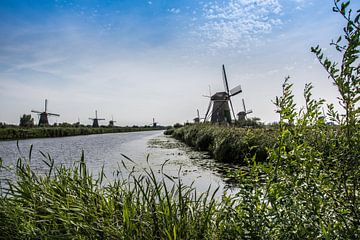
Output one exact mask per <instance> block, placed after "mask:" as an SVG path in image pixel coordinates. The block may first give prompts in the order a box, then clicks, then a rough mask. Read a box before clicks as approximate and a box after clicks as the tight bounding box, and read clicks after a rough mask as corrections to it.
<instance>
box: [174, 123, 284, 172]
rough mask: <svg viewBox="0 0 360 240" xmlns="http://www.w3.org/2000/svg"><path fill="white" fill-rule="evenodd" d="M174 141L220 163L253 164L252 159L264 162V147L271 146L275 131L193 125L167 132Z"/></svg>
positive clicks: (274, 139)
mask: <svg viewBox="0 0 360 240" xmlns="http://www.w3.org/2000/svg"><path fill="white" fill-rule="evenodd" d="M167 134H171V136H173V137H174V138H176V139H178V140H180V141H183V142H185V143H186V144H187V145H189V146H191V147H194V148H195V149H196V150H200V151H208V152H209V153H210V155H211V156H212V157H213V158H214V159H216V160H219V161H221V162H227V163H229V162H231V163H238V164H241V165H248V164H252V162H250V163H248V162H246V161H247V160H249V159H253V158H254V159H255V160H256V161H257V162H264V161H266V159H267V157H268V154H267V148H271V147H273V145H274V144H275V142H276V134H277V132H276V131H275V130H274V129H263V128H235V127H225V126H218V125H213V124H193V125H187V126H184V127H181V128H176V129H171V130H168V131H167Z"/></svg>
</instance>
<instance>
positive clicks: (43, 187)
mask: <svg viewBox="0 0 360 240" xmlns="http://www.w3.org/2000/svg"><path fill="white" fill-rule="evenodd" d="M44 164H46V165H47V167H48V173H47V174H44V175H39V174H36V173H35V172H34V171H33V170H32V169H31V167H30V165H29V161H25V160H24V159H19V160H18V162H17V166H16V181H9V182H8V183H7V184H6V185H7V187H6V188H4V186H3V188H4V189H2V190H3V191H2V195H1V198H0V220H1V221H0V233H1V234H0V238H2V239H28V238H30V239H43V238H51V239H89V238H90V239H102V238H106V239H109V238H110V239H206V238H209V239H216V238H220V236H219V233H218V232H214V231H213V230H214V227H216V225H217V224H219V221H220V219H218V217H217V215H218V213H220V212H221V207H220V205H219V203H218V202H216V201H215V199H214V195H215V193H216V191H211V190H210V189H209V190H208V191H206V192H205V193H201V194H198V193H197V192H196V190H195V189H194V188H192V186H185V185H183V184H182V182H181V180H174V179H173V178H171V177H169V176H167V175H166V174H163V179H162V180H157V179H156V177H155V174H154V172H153V171H152V170H148V171H145V172H144V174H142V175H141V176H135V175H134V174H133V172H130V174H129V176H127V177H126V178H121V179H118V180H115V181H114V182H111V183H109V184H107V185H105V186H104V184H103V180H104V178H105V175H104V173H103V172H101V173H100V174H99V176H97V177H94V176H92V175H91V174H89V172H88V171H87V168H86V163H85V159H84V155H83V156H82V158H81V161H80V162H79V163H77V164H74V166H73V167H71V168H66V167H64V166H60V167H57V168H54V167H53V166H54V163H53V160H52V159H51V158H49V159H48V160H46V161H44ZM169 181H170V182H171V183H172V184H169V183H168V182H169Z"/></svg>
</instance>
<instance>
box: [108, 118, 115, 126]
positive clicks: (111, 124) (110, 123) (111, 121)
mask: <svg viewBox="0 0 360 240" xmlns="http://www.w3.org/2000/svg"><path fill="white" fill-rule="evenodd" d="M114 123H116V121H114V117H113V116H111V120H110V121H109V127H113V126H114Z"/></svg>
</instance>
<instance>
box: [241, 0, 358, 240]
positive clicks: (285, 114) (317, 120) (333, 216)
mask: <svg viewBox="0 0 360 240" xmlns="http://www.w3.org/2000/svg"><path fill="white" fill-rule="evenodd" d="M349 6H350V1H342V2H341V1H339V0H336V1H335V7H334V11H335V12H339V13H340V14H341V15H342V16H343V17H344V18H345V19H346V21H347V24H346V27H345V28H344V36H343V38H339V39H338V40H337V41H336V42H335V43H332V45H334V46H335V48H336V49H337V50H338V51H339V52H340V53H341V54H342V56H343V57H342V60H341V63H340V67H338V64H337V63H334V62H332V61H331V60H329V59H328V58H324V55H323V53H322V51H321V49H320V47H315V48H313V49H312V51H313V52H314V53H315V54H316V55H317V57H318V59H319V61H320V63H321V64H322V65H323V66H324V68H325V69H326V70H327V71H328V73H329V75H330V77H331V79H332V80H333V81H334V84H335V85H336V86H337V88H338V90H339V93H340V98H339V100H340V106H341V107H342V109H343V111H344V113H339V112H337V111H336V110H335V107H334V106H333V105H331V104H330V105H328V109H329V111H328V114H327V118H329V119H330V120H331V121H334V122H336V123H337V126H329V125H327V124H326V123H325V120H324V118H323V117H321V115H322V113H321V109H322V106H323V104H324V100H321V99H320V100H315V99H313V98H312V95H311V90H312V85H311V84H307V85H306V86H305V90H304V98H305V102H306V106H305V107H304V108H302V109H301V110H300V111H296V104H295V102H294V96H293V94H292V84H290V83H289V82H288V78H287V79H286V80H285V83H284V85H283V95H282V96H281V97H278V98H276V100H275V101H274V103H275V105H276V106H277V109H278V113H279V114H280V122H279V135H278V139H277V144H276V147H274V148H272V149H269V161H268V162H267V163H266V164H258V163H256V164H254V165H253V166H252V168H251V171H250V172H249V173H244V172H242V171H238V172H237V174H238V181H239V185H240V191H239V193H238V195H237V197H238V198H239V199H241V200H242V201H241V202H240V205H239V206H238V207H237V208H236V210H234V211H235V212H236V211H240V212H242V215H241V216H242V218H241V220H240V222H241V223H240V224H239V225H241V226H242V227H245V229H246V230H247V231H246V232H243V233H242V234H244V235H243V236H244V237H245V236H246V237H249V238H265V239H267V238H271V239H359V238H360V228H359V226H360V218H359V217H360V199H359V191H360V186H359V180H360V164H359V161H360V131H359V130H360V129H359V108H358V106H359V105H358V101H359V99H360V96H359V84H360V81H359V71H360V69H359V62H358V56H359V48H360V41H359V18H360V13H359V12H360V11H357V15H356V16H355V17H353V16H352V15H351V14H352V11H351V10H350V9H349ZM239 229H240V230H241V231H243V230H242V229H243V228H239ZM259 233H261V234H263V235H262V236H261V235H260V234H259ZM264 236H265V237H264Z"/></svg>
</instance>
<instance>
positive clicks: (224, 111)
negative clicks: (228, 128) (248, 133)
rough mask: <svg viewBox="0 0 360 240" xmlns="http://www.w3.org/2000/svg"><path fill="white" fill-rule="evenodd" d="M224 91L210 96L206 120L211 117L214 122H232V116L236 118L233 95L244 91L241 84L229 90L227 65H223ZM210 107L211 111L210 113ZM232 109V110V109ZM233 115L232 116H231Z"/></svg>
mask: <svg viewBox="0 0 360 240" xmlns="http://www.w3.org/2000/svg"><path fill="white" fill-rule="evenodd" d="M222 74H223V83H224V89H225V91H224V92H217V93H215V94H214V95H212V96H211V97H210V103H209V107H208V109H207V112H206V114H205V120H204V121H206V120H207V119H208V117H210V119H211V122H212V123H226V122H227V123H231V119H232V117H233V118H234V119H235V118H236V117H235V113H234V108H233V105H232V102H231V97H233V96H235V95H237V94H239V93H241V92H242V90H241V86H240V85H238V86H236V87H234V88H233V89H231V90H229V83H228V80H227V77H226V71H225V66H224V65H222ZM210 109H212V110H211V113H210ZM230 109H231V111H230ZM231 115H232V116H231Z"/></svg>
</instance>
